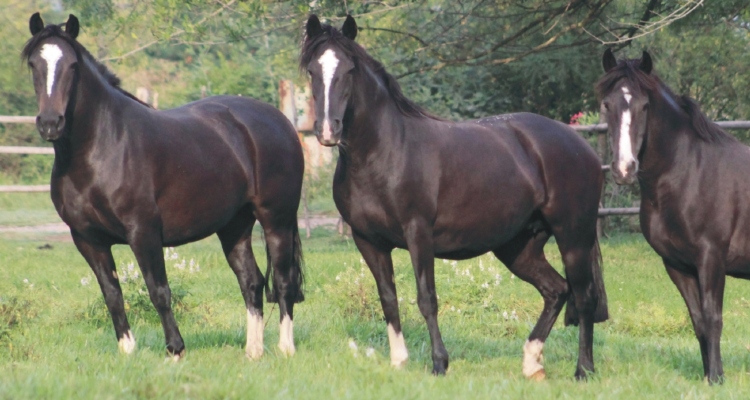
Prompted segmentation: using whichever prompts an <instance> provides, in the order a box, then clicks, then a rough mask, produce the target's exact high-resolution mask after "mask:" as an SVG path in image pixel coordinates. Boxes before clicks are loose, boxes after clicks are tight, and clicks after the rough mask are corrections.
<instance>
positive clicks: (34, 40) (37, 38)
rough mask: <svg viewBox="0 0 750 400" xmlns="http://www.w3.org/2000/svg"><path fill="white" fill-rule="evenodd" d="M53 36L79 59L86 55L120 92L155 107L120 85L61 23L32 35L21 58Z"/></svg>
mask: <svg viewBox="0 0 750 400" xmlns="http://www.w3.org/2000/svg"><path fill="white" fill-rule="evenodd" d="M51 37H57V38H60V39H62V40H64V41H65V42H66V43H68V44H69V45H70V46H71V47H72V48H73V50H74V51H75V52H76V57H77V58H78V59H79V60H80V59H81V58H84V57H85V58H86V60H88V61H89V62H91V63H92V64H93V65H94V67H96V71H97V72H98V73H99V75H101V76H102V78H104V80H105V81H106V82H107V83H109V85H110V86H112V87H113V88H115V89H117V90H118V91H119V92H120V93H122V94H124V95H125V96H127V97H130V98H131V99H133V100H135V101H137V102H138V103H140V104H143V105H144V106H146V107H149V108H153V107H152V106H151V105H149V104H148V103H145V102H143V101H141V100H140V99H139V98H137V97H135V96H133V95H132V94H131V93H130V92H128V91H127V90H125V89H123V88H122V87H120V78H118V77H117V75H115V74H114V73H113V72H112V71H110V70H109V69H108V68H107V67H106V66H105V65H104V64H102V63H101V62H99V61H98V60H97V59H95V58H94V56H92V55H91V53H89V51H88V50H86V48H85V47H83V45H81V44H80V43H78V41H77V40H75V39H73V38H72V37H70V35H68V34H67V33H66V32H65V31H64V30H63V29H62V28H61V25H54V24H50V25H47V26H46V27H45V28H44V29H42V31H41V32H39V33H37V34H36V35H34V36H32V37H31V39H29V40H28V41H27V42H26V45H25V46H24V47H23V50H22V51H21V58H22V59H23V60H25V61H28V60H29V59H30V58H31V53H32V52H33V51H34V49H35V48H37V46H39V43H40V42H41V41H43V40H45V39H47V38H51Z"/></svg>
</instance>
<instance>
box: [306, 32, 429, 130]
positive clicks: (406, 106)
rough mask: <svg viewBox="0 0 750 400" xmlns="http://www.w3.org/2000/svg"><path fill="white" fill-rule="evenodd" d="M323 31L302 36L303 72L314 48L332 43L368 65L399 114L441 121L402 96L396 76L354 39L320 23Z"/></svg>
mask: <svg viewBox="0 0 750 400" xmlns="http://www.w3.org/2000/svg"><path fill="white" fill-rule="evenodd" d="M322 29H323V32H322V33H321V34H319V35H318V36H316V37H315V38H312V39H310V38H308V37H305V38H304V42H303V44H302V51H301V52H300V57H299V68H300V71H302V72H305V71H304V68H305V66H307V65H308V64H309V63H310V62H311V61H312V58H313V55H314V54H315V52H316V50H317V49H318V48H320V47H321V46H323V45H325V44H329V43H330V44H334V45H336V46H337V47H338V48H339V49H341V50H342V51H343V52H344V53H345V54H346V55H347V56H348V57H350V58H351V59H352V60H354V64H355V65H357V64H358V63H360V62H361V63H363V64H365V65H367V66H369V67H370V68H371V69H372V70H373V71H374V73H375V74H376V75H377V76H378V78H380V79H381V80H382V81H383V84H384V86H385V87H386V89H387V91H388V94H389V95H390V96H391V99H393V101H394V102H395V104H396V108H398V110H399V112H401V114H403V115H405V116H407V117H415V118H430V119H434V120H439V121H442V120H443V119H442V118H440V117H438V116H435V115H433V114H432V113H430V112H429V111H427V110H426V109H424V108H423V107H422V106H420V105H418V104H417V103H415V102H413V101H412V100H410V99H409V98H408V97H406V96H404V94H403V92H402V91H401V85H399V84H398V81H397V80H396V78H394V77H393V75H391V74H389V73H388V72H387V71H386V70H385V67H384V66H383V64H382V63H380V62H379V61H378V60H376V59H374V58H372V56H371V55H369V54H367V51H365V49H364V48H363V47H362V46H360V45H359V44H358V43H356V42H355V41H353V40H351V39H349V38H347V37H345V36H344V35H343V34H342V33H341V32H340V31H339V30H338V29H336V28H334V27H332V26H331V25H328V24H324V25H322Z"/></svg>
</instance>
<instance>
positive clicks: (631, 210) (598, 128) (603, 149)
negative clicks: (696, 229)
mask: <svg viewBox="0 0 750 400" xmlns="http://www.w3.org/2000/svg"><path fill="white" fill-rule="evenodd" d="M35 122H36V117H13V116H0V123H11V124H33V123H35ZM716 124H717V125H719V126H720V127H721V128H723V129H729V130H731V129H750V121H718V122H716ZM571 127H572V128H573V129H575V130H576V131H578V132H594V133H596V134H597V149H596V150H597V153H599V156H600V157H601V158H602V159H604V158H605V156H606V153H607V138H606V134H607V124H596V125H571ZM0 154H55V153H54V150H53V149H52V148H51V147H15V146H0ZM602 169H603V170H605V171H608V170H609V166H608V165H603V166H602ZM45 191H49V185H31V186H29V185H25V186H20V185H10V186H7V185H6V186H2V185H0V192H45ZM638 211H639V208H638V207H626V208H600V209H599V216H600V217H606V216H609V215H633V214H638Z"/></svg>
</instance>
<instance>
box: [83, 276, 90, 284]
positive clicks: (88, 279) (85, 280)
mask: <svg viewBox="0 0 750 400" xmlns="http://www.w3.org/2000/svg"><path fill="white" fill-rule="evenodd" d="M89 283H91V277H90V276H84V277H83V278H81V286H88V285H89Z"/></svg>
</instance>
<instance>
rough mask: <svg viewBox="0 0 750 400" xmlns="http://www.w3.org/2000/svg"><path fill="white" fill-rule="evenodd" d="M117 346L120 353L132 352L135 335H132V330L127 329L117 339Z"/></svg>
mask: <svg viewBox="0 0 750 400" xmlns="http://www.w3.org/2000/svg"><path fill="white" fill-rule="evenodd" d="M117 347H119V348H120V353H124V354H130V353H132V352H133V350H135V337H133V332H131V331H130V330H129V329H128V332H127V333H126V334H125V335H124V336H123V337H122V338H120V340H118V341H117Z"/></svg>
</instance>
